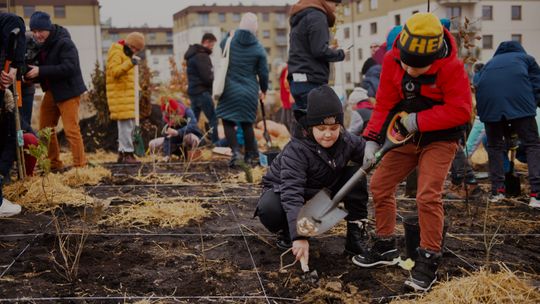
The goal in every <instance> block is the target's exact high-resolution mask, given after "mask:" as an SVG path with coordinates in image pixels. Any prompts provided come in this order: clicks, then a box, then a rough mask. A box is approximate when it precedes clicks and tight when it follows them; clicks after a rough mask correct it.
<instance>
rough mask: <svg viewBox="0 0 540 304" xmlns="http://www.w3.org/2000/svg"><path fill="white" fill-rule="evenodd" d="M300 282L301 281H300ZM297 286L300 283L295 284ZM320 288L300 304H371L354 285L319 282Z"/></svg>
mask: <svg viewBox="0 0 540 304" xmlns="http://www.w3.org/2000/svg"><path fill="white" fill-rule="evenodd" d="M298 280H299V279H298ZM293 281H294V280H291V285H292V286H295V285H296V284H298V283H300V282H296V284H295V282H293ZM318 286H320V287H318V288H314V289H311V290H310V291H308V292H307V293H306V294H305V295H304V296H303V297H302V299H301V301H300V303H306V304H307V303H309V304H326V303H343V304H362V303H369V301H368V298H367V296H366V295H363V294H362V292H361V291H359V290H358V287H356V286H354V285H353V284H347V285H345V286H343V284H342V283H341V282H339V281H325V280H321V281H319V284H318Z"/></svg>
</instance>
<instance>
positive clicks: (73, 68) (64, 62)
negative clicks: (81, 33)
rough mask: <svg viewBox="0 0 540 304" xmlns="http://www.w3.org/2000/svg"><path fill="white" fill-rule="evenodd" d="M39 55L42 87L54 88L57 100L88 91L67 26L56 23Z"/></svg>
mask: <svg viewBox="0 0 540 304" xmlns="http://www.w3.org/2000/svg"><path fill="white" fill-rule="evenodd" d="M38 59H39V82H40V84H41V88H42V89H43V90H44V91H48V90H51V92H52V95H53V98H54V101H55V102H62V101H65V100H68V99H70V98H73V97H77V96H80V95H81V94H82V93H84V92H85V91H86V86H85V85H84V80H83V77H82V73H81V66H80V63H79V53H78V51H77V47H76V46H75V44H74V43H73V41H72V40H71V36H70V35H69V32H68V30H67V29H65V28H63V27H62V26H60V25H57V24H55V25H54V29H53V30H52V31H51V33H50V35H49V37H48V38H47V40H46V41H45V43H44V44H43V46H42V48H41V50H40V52H39V55H38Z"/></svg>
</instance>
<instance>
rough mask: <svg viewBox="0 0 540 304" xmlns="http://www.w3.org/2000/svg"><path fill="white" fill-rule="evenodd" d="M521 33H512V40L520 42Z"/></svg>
mask: <svg viewBox="0 0 540 304" xmlns="http://www.w3.org/2000/svg"><path fill="white" fill-rule="evenodd" d="M521 37H522V36H521V34H512V41H517V42H519V44H521Z"/></svg>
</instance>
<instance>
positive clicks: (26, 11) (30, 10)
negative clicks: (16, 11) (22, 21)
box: [23, 5, 36, 18]
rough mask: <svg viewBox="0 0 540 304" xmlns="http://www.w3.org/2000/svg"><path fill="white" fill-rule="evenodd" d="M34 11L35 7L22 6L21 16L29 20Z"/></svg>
mask: <svg viewBox="0 0 540 304" xmlns="http://www.w3.org/2000/svg"><path fill="white" fill-rule="evenodd" d="M35 11H36V6H35V5H24V6H23V14H24V17H26V18H30V16H32V14H33V13H34V12H35Z"/></svg>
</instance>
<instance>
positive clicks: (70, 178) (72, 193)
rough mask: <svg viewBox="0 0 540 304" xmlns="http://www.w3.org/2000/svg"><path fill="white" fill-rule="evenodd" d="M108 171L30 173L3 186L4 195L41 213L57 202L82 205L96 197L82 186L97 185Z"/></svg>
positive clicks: (82, 170)
mask: <svg viewBox="0 0 540 304" xmlns="http://www.w3.org/2000/svg"><path fill="white" fill-rule="evenodd" d="M110 175H111V172H110V171H109V170H107V169H105V168H102V167H94V168H74V169H72V170H70V171H68V172H65V173H64V174H53V173H51V174H48V175H47V176H45V177H41V176H33V177H30V178H26V179H24V180H22V181H17V182H15V183H12V184H10V185H7V186H6V187H4V189H3V190H4V195H5V196H6V198H7V199H9V200H11V201H14V202H16V203H18V204H20V205H22V206H23V207H25V208H26V209H28V210H30V211H34V212H43V211H48V210H51V209H55V208H58V207H59V205H62V204H64V205H70V206H75V207H77V206H84V205H88V204H94V203H95V202H96V199H94V198H92V197H89V196H87V195H86V194H85V193H84V190H83V189H82V188H78V187H80V186H82V185H96V184H97V183H99V181H100V180H101V179H102V178H103V177H105V176H110Z"/></svg>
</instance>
